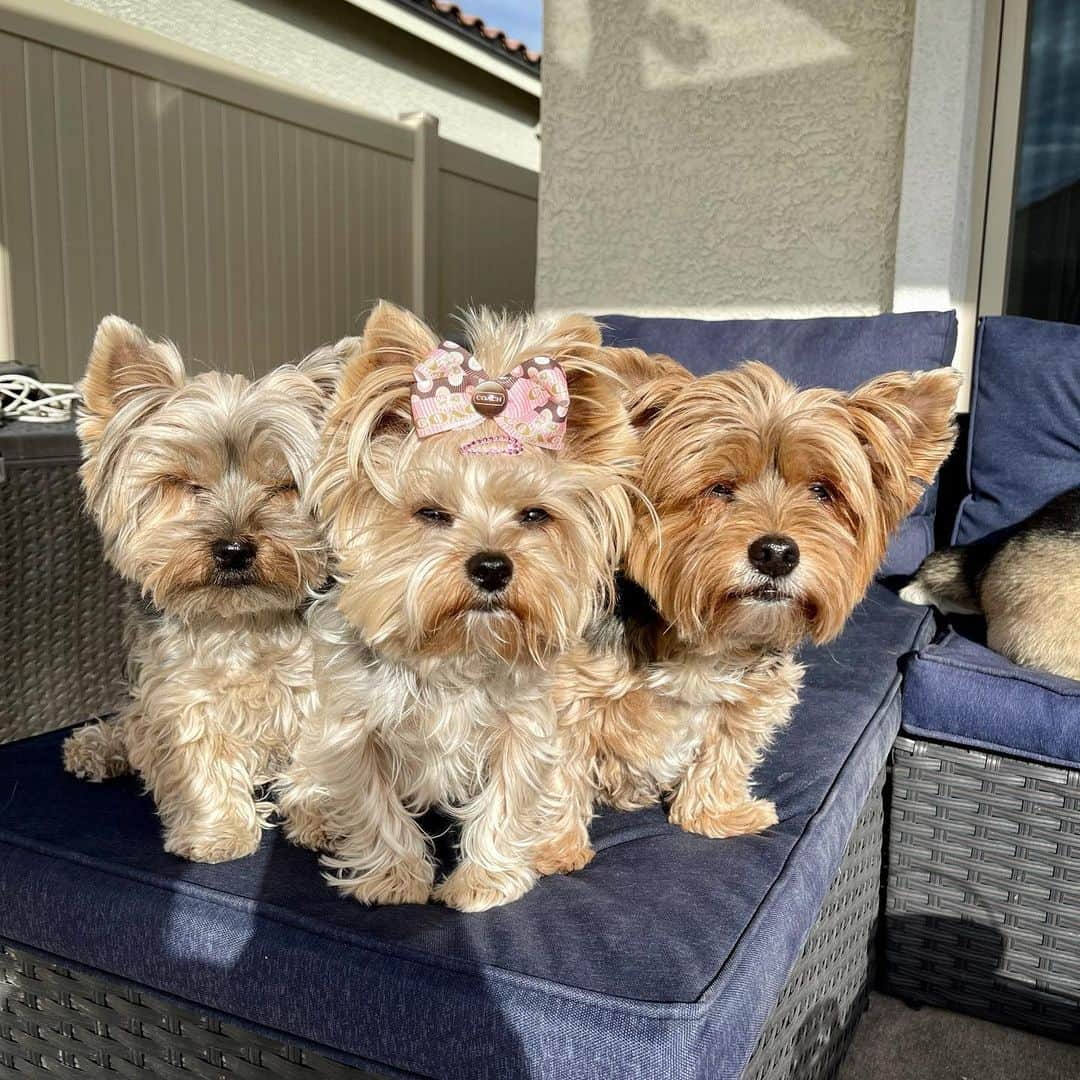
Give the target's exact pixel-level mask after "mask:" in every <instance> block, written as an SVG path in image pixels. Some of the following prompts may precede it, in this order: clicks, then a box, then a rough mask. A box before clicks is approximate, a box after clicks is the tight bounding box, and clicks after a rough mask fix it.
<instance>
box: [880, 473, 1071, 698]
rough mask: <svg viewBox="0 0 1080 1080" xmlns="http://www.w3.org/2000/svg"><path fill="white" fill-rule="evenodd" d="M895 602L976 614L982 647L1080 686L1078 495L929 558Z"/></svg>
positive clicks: (1060, 499)
mask: <svg viewBox="0 0 1080 1080" xmlns="http://www.w3.org/2000/svg"><path fill="white" fill-rule="evenodd" d="M900 595H901V596H902V597H903V598H904V599H905V600H908V601H910V602H911V603H914V604H936V605H937V606H938V607H940V608H941V609H942V610H944V611H960V612H971V613H975V612H978V613H981V614H982V615H983V616H984V617H985V619H986V643H987V645H989V646H990V648H991V649H994V650H995V651H996V652H999V653H1001V654H1003V655H1004V656H1007V657H1008V658H1009V659H1010V660H1012V661H1013V662H1014V663H1017V664H1024V665H1027V666H1029V667H1035V668H1041V669H1042V670H1043V671H1050V672H1053V673H1054V674H1056V675H1064V676H1065V677H1066V678H1072V679H1080V629H1078V628H1077V622H1076V612H1077V610H1080V488H1072V489H1070V490H1068V491H1064V492H1062V493H1061V494H1060V495H1058V496H1056V497H1055V498H1053V499H1051V500H1050V501H1049V502H1048V503H1047V504H1046V505H1045V506H1043V507H1041V508H1040V509H1039V510H1037V511H1035V513H1034V514H1032V515H1031V516H1030V517H1028V518H1026V519H1025V520H1024V521H1021V522H1019V523H1018V524H1016V525H1015V526H1013V527H1012V528H1011V529H1009V530H1007V531H1006V532H1005V533H1004V535H999V536H997V537H990V538H987V539H985V540H983V541H980V542H979V543H976V544H972V545H969V546H967V547H952V548H946V549H944V550H942V551H935V552H933V553H932V554H931V555H929V556H928V557H927V558H926V561H925V562H924V563H923V564H922V566H920V567H919V571H918V573H917V574H916V576H915V578H914V579H913V580H912V581H911V583H910V584H908V585H907V586H905V587H904V589H903V590H901V593H900Z"/></svg>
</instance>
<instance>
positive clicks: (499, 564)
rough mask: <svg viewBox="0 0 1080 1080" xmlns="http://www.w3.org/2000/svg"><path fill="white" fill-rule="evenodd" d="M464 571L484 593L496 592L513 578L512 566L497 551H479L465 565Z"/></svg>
mask: <svg viewBox="0 0 1080 1080" xmlns="http://www.w3.org/2000/svg"><path fill="white" fill-rule="evenodd" d="M465 570H466V571H467V572H468V575H469V577H470V578H472V580H473V581H474V582H475V583H476V584H477V585H479V586H480V588H481V589H483V590H484V591H485V592H498V591H499V590H500V589H505V588H506V586H507V583H508V582H509V581H510V578H511V577H512V576H513V574H514V564H513V563H512V562H511V561H510V560H509V559H508V558H507V557H506V556H505V555H503V554H502V553H501V552H499V551H481V552H480V553H479V554H478V555H473V556H472V557H471V558H470V559H469V560H468V562H466V563H465Z"/></svg>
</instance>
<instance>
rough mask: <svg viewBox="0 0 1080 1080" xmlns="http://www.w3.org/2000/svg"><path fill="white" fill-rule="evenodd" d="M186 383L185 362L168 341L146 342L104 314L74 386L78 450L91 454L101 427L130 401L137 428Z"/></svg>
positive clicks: (138, 332) (131, 326)
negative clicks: (77, 403)
mask: <svg viewBox="0 0 1080 1080" xmlns="http://www.w3.org/2000/svg"><path fill="white" fill-rule="evenodd" d="M185 378H186V375H185V372H184V361H183V360H182V359H181V357H180V354H179V353H178V352H177V351H176V348H175V346H174V345H173V344H172V343H171V342H169V341H151V340H150V339H149V338H148V337H147V336H146V335H145V334H144V333H143V332H142V331H141V330H140V329H139V328H138V327H137V326H135V325H134V324H132V323H129V322H128V321H127V320H126V319H121V318H120V317H119V316H118V315H107V316H106V317H105V318H104V319H102V320H101V322H100V324H99V325H98V328H97V333H96V334H95V335H94V344H93V347H92V348H91V350H90V360H89V362H88V363H87V366H86V374H85V376H84V377H83V380H82V382H81V383H80V385H79V392H80V394H81V395H82V404H83V410H82V417H81V419H80V423H79V437H80V438H81V439H82V441H83V445H84V446H85V447H86V448H87V449H88V450H92V449H93V448H94V447H95V446H96V445H97V443H98V441H99V440H100V438H101V433H102V431H103V430H104V428H105V425H106V424H107V423H108V422H109V421H110V420H111V419H112V418H113V417H114V416H115V415H116V414H117V413H118V412H119V411H120V410H121V409H123V408H126V407H128V406H130V405H131V404H132V403H133V402H135V401H138V402H139V403H140V406H141V408H139V409H136V410H134V412H133V414H132V416H131V422H132V423H137V422H138V420H139V419H141V418H143V417H145V416H147V415H149V413H151V412H152V411H153V410H154V409H156V408H157V407H158V406H159V405H160V404H162V403H163V402H164V401H165V400H166V399H167V398H168V397H169V395H170V394H172V392H173V391H175V390H177V389H179V387H181V386H183V384H184V380H185ZM136 414H137V415H136Z"/></svg>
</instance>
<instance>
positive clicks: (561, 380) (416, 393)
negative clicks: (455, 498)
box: [410, 341, 570, 456]
mask: <svg viewBox="0 0 1080 1080" xmlns="http://www.w3.org/2000/svg"><path fill="white" fill-rule="evenodd" d="M410 405H411V408H412V418H413V425H414V426H415V428H416V434H417V435H418V436H419V437H420V438H421V439H426V438H429V437H430V436H432V435H438V434H440V433H442V432H444V431H462V430H465V429H467V428H471V427H475V426H477V425H478V424H482V423H483V422H484V421H485V420H494V421H495V423H496V425H498V427H499V428H500V429H501V431H502V434H500V435H485V436H483V437H482V438H479V439H473V440H471V441H470V442H467V443H465V444H464V445H463V446H462V447H461V452H462V453H463V454H467V455H479V456H491V455H513V454H520V453H521V451H522V450H524V449H525V446H526V444H529V445H532V446H539V447H542V448H543V449H545V450H561V449H562V446H563V440H564V439H565V436H566V417H567V413H568V412H569V410H570V395H569V391H568V390H567V383H566V372H564V371H563V369H562V367H561V366H560V365H559V364H558V363H557V362H556V361H554V360H552V359H551V357H550V356H533V357H530V358H529V359H528V360H526V361H524V362H523V363H521V364H518V365H517V366H516V367H515V368H513V369H512V370H511V371H509V372H508V373H507V374H506V375H502V376H500V377H499V378H497V379H493V378H492V377H491V376H490V375H488V374H487V372H485V371H484V369H483V367H482V366H481V364H480V362H479V361H478V360H477V359H476V357H475V356H473V355H472V354H471V353H470V352H468V351H467V350H466V349H464V348H462V347H461V346H460V345H456V344H455V343H454V342H452V341H444V342H443V343H442V344H441V345H439V346H438V347H437V348H435V349H433V350H432V351H431V352H430V353H428V355H427V356H426V357H424V359H423V360H422V361H421V362H420V363H419V364H417V365H416V367H415V368H413V391H412V395H411V398H410Z"/></svg>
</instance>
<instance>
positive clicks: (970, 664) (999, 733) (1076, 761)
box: [904, 629, 1080, 768]
mask: <svg viewBox="0 0 1080 1080" xmlns="http://www.w3.org/2000/svg"><path fill="white" fill-rule="evenodd" d="M904 730H905V731H906V732H908V733H909V734H911V735H918V736H921V737H923V738H930V739H937V740H939V741H943V742H950V743H957V744H959V745H961V746H973V747H976V748H978V749H980V750H991V751H993V752H995V753H999V754H1000V753H1003V754H1009V755H1012V756H1014V757H1023V758H1027V759H1030V760H1032V761H1042V762H1046V763H1048V764H1051V765H1065V766H1068V767H1070V768H1077V767H1080V682H1074V681H1073V680H1072V679H1065V678H1062V677H1061V676H1059V675H1050V674H1047V673H1046V672H1043V671H1036V670H1034V669H1033V668H1028V667H1020V666H1018V665H1017V664H1014V663H1013V662H1012V661H1011V660H1007V659H1006V658H1005V657H1004V656H1002V655H1001V654H1000V653H996V652H993V651H992V650H990V649H988V648H986V646H985V645H981V644H980V643H979V642H977V641H973V640H971V639H970V638H968V637H965V636H963V635H961V634H959V633H957V632H956V630H954V629H952V630H950V631H949V632H948V633H947V634H946V635H945V637H944V638H943V639H942V640H941V641H940V642H938V643H936V644H933V645H928V646H926V647H925V648H923V649H921V650H920V651H919V652H917V653H916V654H915V655H914V656H913V657H911V659H910V660H909V661H908V663H907V668H906V672H905V677H904Z"/></svg>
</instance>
